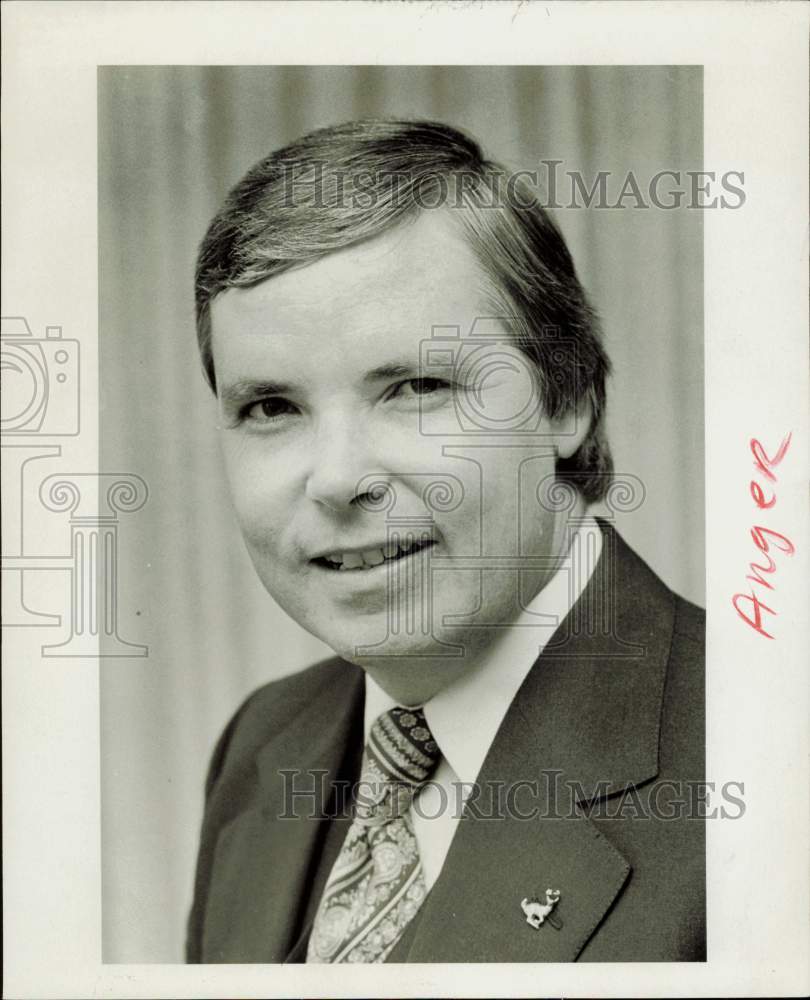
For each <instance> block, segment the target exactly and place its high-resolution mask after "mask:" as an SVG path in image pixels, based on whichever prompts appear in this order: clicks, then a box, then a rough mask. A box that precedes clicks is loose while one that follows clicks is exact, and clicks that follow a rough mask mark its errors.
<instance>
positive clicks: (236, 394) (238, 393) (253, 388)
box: [219, 378, 292, 406]
mask: <svg viewBox="0 0 810 1000" xmlns="http://www.w3.org/2000/svg"><path fill="white" fill-rule="evenodd" d="M291 389H292V386H290V385H289V384H286V383H284V382H268V381H266V380H264V379H252V378H240V379H237V380H236V381H235V382H231V383H230V384H229V385H226V386H225V387H224V388H223V389H221V390H220V394H219V395H220V398H221V400H222V402H223V403H227V404H228V405H229V406H238V405H239V404H240V403H247V402H250V401H251V400H254V399H257V398H259V397H261V396H280V395H283V394H284V393H288V392H290V391H291Z"/></svg>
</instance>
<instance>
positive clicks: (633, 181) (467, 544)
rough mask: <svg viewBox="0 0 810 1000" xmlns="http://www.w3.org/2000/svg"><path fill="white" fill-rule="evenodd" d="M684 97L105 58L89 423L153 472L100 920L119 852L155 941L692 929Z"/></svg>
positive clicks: (385, 941) (637, 952)
mask: <svg viewBox="0 0 810 1000" xmlns="http://www.w3.org/2000/svg"><path fill="white" fill-rule="evenodd" d="M701 99H702V73H701V70H700V68H699V67H687V68H685V69H681V68H677V67H654V68H650V67H640V68H629V69H628V68H623V67H617V68H613V67H605V68H579V67H551V68H540V67H538V68H529V67H517V68H515V67H306V68H302V67H290V68H286V67H285V68H279V69H276V68H265V67H246V68H244V69H241V68H238V69H230V68H220V67H215V68H208V69H199V68H186V67H177V68H172V69H168V70H166V69H154V68H152V67H143V68H134V67H126V68H118V67H112V68H108V67H103V68H102V69H101V70H100V71H99V107H100V117H99V129H100V134H99V143H100V150H101V156H100V170H101V173H100V183H99V191H100V206H99V218H100V236H101V246H100V301H101V310H102V317H103V325H104V329H105V339H104V341H103V343H102V344H101V345H100V365H101V372H102V378H101V398H102V412H103V413H104V414H109V421H108V422H106V421H105V424H104V425H103V426H102V431H101V453H102V456H103V455H104V454H105V450H106V449H109V450H110V452H111V454H114V455H118V456H120V455H122V454H126V456H127V460H126V466H127V467H128V468H132V469H133V470H134V471H135V472H136V473H137V474H138V475H139V476H140V477H141V478H143V479H144V480H145V481H146V482H148V483H159V484H160V496H158V497H157V498H154V497H153V501H152V504H151V512H149V511H148V509H145V511H144V516H143V517H142V518H141V520H140V522H139V523H140V528H141V532H142V534H141V535H140V537H139V538H138V539H137V542H134V543H133V544H135V546H136V549H137V551H138V553H139V559H138V560H132V559H130V560H128V567H129V571H130V573H132V574H133V576H134V577H138V576H139V577H140V580H138V579H137V578H130V579H128V580H127V581H126V586H127V588H130V593H131V592H132V589H134V588H138V589H140V587H143V584H144V583H146V582H147V581H148V588H149V589H148V593H147V592H144V595H143V603H144V608H143V615H142V618H143V632H144V635H145V639H146V641H147V642H148V644H149V649H150V652H149V659H150V666H151V670H150V672H149V673H150V679H149V685H148V687H144V685H143V682H142V680H141V679H140V678H139V677H138V676H137V675H135V676H134V677H133V675H132V673H131V671H129V670H127V671H126V672H124V671H116V670H114V671H112V672H111V673H110V674H108V675H105V677H104V678H103V679H102V694H103V696H104V697H105V699H108V700H107V701H106V702H105V712H104V714H103V716H102V747H103V754H102V756H103V761H104V764H103V769H104V776H105V778H107V777H108V780H109V785H105V794H106V790H107V788H108V789H109V802H108V803H105V814H104V818H105V821H106V822H108V823H109V826H108V827H107V828H106V829H107V831H108V833H109V841H107V839H106V835H105V840H104V843H103V849H104V850H105V851H108V852H109V856H108V858H107V857H105V875H108V878H109V897H108V899H107V897H105V903H108V905H109V907H110V910H111V912H110V914H109V934H110V938H109V946H110V949H111V953H112V954H113V955H115V954H116V953H117V950H118V949H120V952H119V953H120V954H121V955H122V956H127V955H129V954H132V952H131V951H130V949H137V948H138V947H141V948H146V947H148V938H147V935H148V934H149V932H150V927H149V926H148V922H146V925H143V924H142V925H140V926H139V927H137V923H136V922H135V921H134V920H133V916H134V914H133V912H132V909H131V906H132V902H133V885H134V886H135V887H136V888H135V891H136V892H139V893H144V904H147V902H148V907H149V910H151V912H152V913H153V914H154V932H155V934H156V935H157V936H158V939H159V940H160V941H162V942H164V947H165V942H167V941H169V940H171V938H172V937H174V938H175V939H176V937H177V934H178V932H179V928H180V927H181V926H182V921H181V919H180V918H181V912H182V910H181V907H182V905H183V904H189V903H191V912H190V917H189V920H188V930H187V940H186V943H185V948H186V952H185V954H186V957H187V959H188V960H189V961H192V962H251V963H254V962H289V961H296V960H298V961H307V962H326V961H328V962H340V961H346V962H378V961H387V960H390V961H394V962H395V961H415V962H429V961H445V962H448V961H450V962H466V961H489V962H498V961H574V960H576V959H580V958H581V959H588V958H590V959H591V960H594V961H633V960H635V961H701V960H703V958H704V957H705V916H704V911H705V846H704V831H703V817H702V816H701V815H700V810H701V808H702V806H701V804H700V803H699V801H698V799H699V795H700V791H699V788H700V783H701V782H702V781H703V780H704V744H705V735H704V721H703V720H704V680H703V676H704V674H703V671H704V646H705V624H704V617H703V612H702V609H701V607H700V604H701V603H702V601H703V589H702V588H703V576H704V565H705V560H704V555H703V530H702V525H703V480H704V476H703V425H702V414H703V330H702V315H703V283H702V261H703V255H702V216H701V212H700V211H698V210H696V209H695V205H694V204H693V200H695V199H701V200H705V198H706V195H707V192H706V189H707V188H708V187H709V186H710V185H711V181H710V180H707V178H706V177H705V176H704V175H703V174H702V173H701V171H702V169H703V163H702V157H701V144H702V139H701V137H702V127H701V124H702V123H701V106H702V100H701ZM616 109H620V113H618V114H617V113H616ZM145 147H148V148H149V149H150V154H149V157H148V158H147V159H146V160H144V157H143V151H144V148H145ZM257 153H258V154H259V157H258V159H257ZM262 154H264V155H262ZM504 161H506V162H504ZM507 164H508V165H507ZM597 168H599V169H597ZM739 184H740V179H739V178H738V177H724V178H722V179H720V180H719V181H718V183H717V185H716V187H717V190H716V192H708V193H709V195H710V197H711V198H720V197H722V198H724V199H725V200H727V201H728V203H729V210H733V206H735V205H739V204H740V202H741V200H742V199H743V198H744V197H745V192H744V189H742V188H740V187H739ZM722 185H725V187H722ZM735 187H736V190H735ZM212 194H213V197H212ZM550 203H551V204H553V205H555V206H557V205H559V206H560V207H559V208H558V209H556V211H555V210H554V209H552V208H550V207H547V206H548V205H549V204H550ZM206 211H207V214H208V215H209V216H210V220H209V219H207V218H205V214H204V213H206ZM557 217H559V222H557V221H556V219H557ZM566 228H570V234H569V237H568V239H569V241H570V246H569V242H567V241H566V237H565V235H564V230H565V229H566ZM154 248H159V250H158V253H155V252H154ZM192 292H193V296H194V298H193V299H192ZM192 309H193V312H192ZM195 328H196V337H195V338H190V337H189V336H188V334H189V332H190V331H191V330H192V329H195ZM184 334H185V335H184ZM203 376H204V377H203ZM206 383H207V385H206ZM614 396H615V397H616V402H615V407H614V406H613V403H614ZM127 400H128V402H127ZM108 435H109V437H108ZM158 442H160V443H159V444H158ZM103 464H104V465H105V466H106V465H107V464H108V463H107V462H106V461H105V462H103ZM155 500H157V502H155ZM599 511H602V512H603V514H602V515H601V516H600V514H599ZM150 513H151V516H150ZM232 522H233V523H235V524H236V525H238V528H236V527H234V526H232ZM238 535H241V539H240V538H239V537H238ZM625 536H627V538H626V537H625ZM630 539H632V542H631V541H630ZM203 540H204V541H203ZM242 541H243V542H244V544H241V542H242ZM201 542H203V544H200V543H201ZM633 543H635V547H634V545H633ZM638 550H640V551H638ZM642 552H643V553H644V555H642V554H640V553H642ZM645 556H646V558H645ZM651 563H652V564H654V565H655V566H657V567H658V572H656V569H654V568H653V565H650V564H651ZM251 564H252V565H251ZM254 573H255V576H257V577H258V581H259V586H256V583H255V580H254V579H253V577H254ZM667 579H668V580H669V581H670V582H669V584H668V583H667V582H666V580H667ZM139 584H140V587H139ZM684 592H685V593H686V594H688V595H689V597H682V596H681V595H682V594H683V593H684ZM689 598H691V600H690V599H689ZM290 619H291V620H292V623H294V624H295V625H296V626H298V627H299V628H294V627H293V624H292V623H290V621H289V620H290ZM181 622H182V623H183V625H182V626H180V627H178V625H179V623H181ZM301 630H303V632H304V633H306V634H305V635H301ZM310 636H311V637H314V639H316V640H319V643H320V644H322V645H321V647H320V648H318V649H317V650H316V651H313V652H310V649H311V648H312V647H313V643H312V641H311V640H310V638H309V637H310ZM307 659H309V660H310V661H311V662H309V663H308V662H307ZM312 662H314V663H315V664H316V665H314V666H312ZM302 667H303V669H302ZM133 682H134V684H135V685H136V687H133ZM268 682H269V683H268ZM254 689H255V690H254ZM166 705H171V706H173V727H172V728H173V729H174V730H175V732H174V733H173V734H172V736H171V737H169V736H168V735H167V734H166V731H165V720H164V719H163V718H162V712H161V706H166ZM240 705H241V707H240ZM136 706H138V707H139V709H140V711H139V712H136V711H134V709H135V707H136ZM237 709H239V711H238V713H237ZM235 713H237V714H235ZM229 720H230V721H229ZM217 730H219V731H222V730H224V731H225V732H224V735H222V736H221V737H220V732H219V731H217ZM215 732H216V736H217V737H220V738H219V742H218V743H217V749H216V751H215V752H214V750H213V748H214V742H215V741H214V739H212V736H213V735H214V733H215ZM206 735H207V736H208V740H209V743H208V744H206V742H205V741H204V740H203V737H204V736H206ZM183 737H184V738H185V741H186V742H185V746H186V747H188V748H189V749H191V748H193V753H188V752H187V751H186V752H187V753H188V755H187V756H185V757H184V755H183V753H184V748H183V747H181V745H180V740H181V738H183ZM166 739H170V740H171V746H172V749H171V751H170V752H169V753H167V752H166V751H167V746H166V744H165V742H164V741H165V740H166ZM206 757H212V761H211V766H210V768H209V769H208V772H207V775H208V777H207V783H208V789H207V794H206V801H205V813H204V821H203V824H202V832H201V834H200V842H199V848H198V860H197V862H196V876H195V882H194V889H193V893H192V894H190V895H189V893H188V885H189V883H188V878H187V879H186V884H185V885H183V883H182V882H180V881H179V878H178V876H179V873H180V872H181V871H182V870H183V868H184V867H185V870H186V873H188V860H189V856H188V841H189V836H190V833H191V831H192V829H193V822H194V820H195V819H196V818H197V815H196V814H197V813H198V811H199V804H198V803H199V800H198V798H197V797H196V796H198V795H199V790H200V789H202V786H203V782H204V779H205V773H204V772H203V771H202V769H201V768H200V767H199V763H198V762H199V761H201V760H203V759H204V758H206ZM195 768H196V777H197V784H196V786H194V787H193V794H192V796H191V797H189V800H188V802H187V804H186V805H185V806H184V808H183V810H182V813H180V814H178V811H177V807H178V798H181V796H182V790H183V787H184V784H185V782H186V781H187V779H188V778H189V777H190V776H191V775H193V774H194V773H195ZM344 786H345V789H346V790H345V791H342V789H343V788H344ZM378 786H379V787H378ZM139 787H142V788H143V792H142V795H137V794H133V793H134V791H135V789H137V788H139ZM161 788H171V790H172V801H171V802H167V803H164V802H163V801H161V799H159V798H158V797H157V796H156V795H155V792H156V791H159V790H160V789H161ZM142 796H145V797H146V798H144V797H142ZM181 801H182V798H181ZM145 802H148V803H149V808H147V809H145V810H144V804H145ZM641 814H643V816H642V815H641ZM600 817H601V820H600ZM156 820H157V821H158V822H159V826H160V828H161V829H162V834H163V837H164V838H165V843H166V850H165V853H164V854H162V855H161V856H158V857H157V858H156V857H155V856H154V855H153V854H151V853H150V854H149V855H148V856H147V855H146V854H145V851H144V847H145V844H146V843H148V835H147V836H146V839H145V840H142V841H141V843H140V844H137V843H133V840H134V838H135V837H143V836H144V835H146V834H147V831H146V826H147V825H148V826H149V827H154V824H155V822H156ZM122 827H123V834H121V833H119V830H120V829H121V828H122ZM193 832H194V833H195V834H196V833H197V831H196V830H194V831H193ZM181 838H185V842H184V841H183V840H182V839H181ZM124 846H126V847H127V848H129V849H128V850H122V849H121V848H122V847H124ZM130 851H136V852H137V853H136V855H135V857H136V859H138V856H139V855H140V858H141V865H142V866H143V867H140V868H139V867H136V866H133V863H132V858H133V855H132V854H131V853H130ZM181 851H184V852H185V854H181ZM516 856H517V857H520V858H522V859H523V861H522V864H521V865H520V866H513V862H512V860H511V859H512V858H514V857H516ZM125 858H126V863H125V864H122V862H123V860H124V859H125ZM509 869H512V871H511V873H510V874H509V876H508V877H506V872H507V871H508V870H509ZM140 879H148V880H150V881H144V882H143V883H141V882H140ZM176 880H177V883H178V884H175V881H176ZM150 882H151V887H150ZM184 889H185V892H186V895H185V896H184V895H183V890H184ZM145 891H146V892H149V894H150V895H149V896H148V897H147V896H146V895H145ZM175 894H176V895H175ZM192 897H193V902H191V900H192ZM676 897H677V899H678V905H677V906H674V905H673V899H674V898H676ZM608 911H610V912H608ZM170 914H174V916H173V920H174V926H171V925H168V926H167V925H165V924H164V923H163V921H164V920H165V919H166V918H167V917H168V916H169V915H170ZM546 918H548V921H546ZM107 927H108V925H107V915H106V914H105V929H107ZM136 927H137V930H136ZM439 928H441V932H439ZM133 931H135V933H138V934H140V935H141V936H142V937H141V940H140V941H139V940H137V939H135V938H133V937H132V935H133ZM313 935H314V936H313ZM136 954H137V952H136ZM133 957H135V956H134V955H133ZM138 957H140V959H141V960H154V959H156V958H158V957H159V958H161V959H162V960H166V961H168V960H171V959H172V958H175V959H176V958H178V957H179V956H178V952H177V949H175V953H174V955H171V954H167V953H157V954H151V955H150V953H149V952H148V951H146V952H144V953H143V954H141V955H139V956H138Z"/></svg>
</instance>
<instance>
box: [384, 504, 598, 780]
mask: <svg viewBox="0 0 810 1000" xmlns="http://www.w3.org/2000/svg"><path fill="white" fill-rule="evenodd" d="M601 552H602V532H601V530H600V528H599V525H598V524H597V523H596V521H595V520H594V519H593V518H592V517H586V518H583V520H582V521H581V522H580V523H579V525H578V526H577V529H576V531H575V532H574V534H573V535H572V537H571V544H570V546H569V549H568V552H567V553H566V555H565V556H564V558H563V560H562V563H561V565H560V566H559V568H558V569H557V571H556V572H555V574H554V576H552V578H551V579H550V580H549V582H548V583H547V584H546V586H545V587H543V589H542V590H541V591H540V593H539V594H537V596H536V597H535V598H534V599H533V600H532V601H531V603H530V604H529V606H528V608H526V609H524V611H523V612H522V613H521V615H520V617H519V618H518V620H517V621H516V622H515V624H514V626H513V627H512V628H508V629H504V630H503V631H502V632H501V633H500V635H499V637H498V639H497V640H496V641H495V642H494V643H493V644H492V646H491V647H490V648H489V649H488V650H487V652H486V655H485V656H484V657H483V658H482V660H481V661H479V663H478V664H477V665H476V667H475V668H474V669H472V670H470V672H469V673H466V674H463V675H462V676H461V677H459V678H458V679H457V680H455V681H454V682H453V683H452V684H450V685H449V686H448V687H446V688H444V689H443V690H442V691H440V692H439V693H438V694H436V695H434V696H433V698H431V699H430V701H428V702H427V703H426V704H425V706H424V711H425V718H426V719H427V723H428V726H429V727H430V730H431V732H432V733H433V738H434V739H435V740H436V743H437V744H438V746H439V749H440V750H441V752H442V755H443V756H444V758H445V760H446V761H447V763H448V764H449V765H450V767H451V768H452V769H453V771H454V772H455V774H456V776H457V777H458V778H459V780H460V781H462V782H465V783H469V784H471V783H472V782H474V781H475V779H476V778H477V777H478V772H479V771H480V770H481V765H482V764H483V763H484V758H485V757H486V755H487V753H488V751H489V748H490V746H491V745H492V742H493V740H494V739H495V735H496V733H497V732H498V729H499V728H500V725H501V722H503V718H504V716H505V715H506V712H507V710H508V708H509V706H510V704H511V703H512V700H513V699H514V697H515V695H516V694H517V692H518V689H519V688H520V686H521V684H522V683H523V681H524V680H525V678H526V675H527V674H528V672H529V670H531V668H532V666H533V665H534V663H535V662H536V660H537V657H538V656H539V655H540V654H541V653H542V652H543V650H544V649H545V647H546V644H547V643H548V641H549V639H550V638H551V636H552V635H553V634H554V632H555V631H556V629H557V627H558V626H559V625H560V623H561V622H562V621H563V619H564V618H565V617H566V615H567V614H568V613H569V612H570V610H571V609H572V608H573V606H574V604H576V602H577V600H578V599H579V597H580V595H581V594H582V591H583V590H584V589H585V587H586V585H587V583H588V581H589V580H590V578H591V575H592V574H593V571H594V569H595V567H596V564H597V562H598V561H599V556H600V555H601ZM395 705H396V702H395V701H394V699H393V698H391V697H390V695H388V694H387V693H386V692H385V691H383V689H382V688H381V687H380V686H379V685H378V684H377V683H376V682H375V681H374V680H373V679H372V678H371V677H369V676H368V675H366V702H365V713H364V738H365V739H366V740H367V739H368V734H369V731H370V729H371V725H372V723H373V722H374V720H375V719H376V718H377V717H378V716H379V715H380V714H382V713H383V712H386V711H388V709H390V708H393V707H394V706H395Z"/></svg>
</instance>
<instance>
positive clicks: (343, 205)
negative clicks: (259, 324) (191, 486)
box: [195, 119, 612, 501]
mask: <svg viewBox="0 0 810 1000" xmlns="http://www.w3.org/2000/svg"><path fill="white" fill-rule="evenodd" d="M433 208H440V209H441V210H443V211H446V212H447V214H448V216H449V217H450V218H452V219H454V220H455V222H456V224H457V225H459V226H460V229H461V232H462V233H463V235H464V237H465V238H466V240H467V243H468V245H469V246H470V247H471V249H472V250H473V252H474V254H475V256H476V259H477V260H478V262H479V264H480V265H481V267H482V270H483V272H484V274H485V275H486V276H487V278H488V279H489V281H488V283H489V286H490V288H489V304H490V305H491V307H492V310H493V312H492V313H491V315H493V316H498V317H499V318H500V317H508V320H509V323H510V325H511V328H512V330H511V332H512V334H513V336H514V337H515V338H516V343H517V345H518V346H519V347H520V349H521V350H522V351H523V352H524V353H525V354H526V355H527V356H528V357H529V358H530V359H531V361H532V362H533V363H534V367H535V369H536V372H537V375H538V379H539V385H540V392H541V398H542V400H543V407H544V410H545V412H546V414H547V415H548V416H549V417H551V418H560V417H563V416H566V415H568V414H570V413H572V412H576V413H578V414H583V413H585V407H586V406H587V404H589V405H590V410H591V425H590V430H589V432H588V434H587V436H586V438H585V440H584V441H583V443H582V445H581V446H580V447H579V449H578V450H577V451H576V453H575V454H574V455H572V456H571V457H570V458H568V459H558V462H557V469H556V476H557V479H558V480H562V481H566V482H569V483H571V484H572V485H573V486H574V487H576V489H578V490H579V492H580V494H581V495H582V496H583V497H584V498H585V499H586V500H588V501H596V500H599V499H601V498H602V497H603V496H604V495H605V492H606V490H607V488H608V486H609V484H610V475H611V470H612V462H611V457H610V450H609V448H608V445H607V440H606V437H605V432H604V412H605V380H606V378H607V375H608V374H609V371H610V363H609V361H608V358H607V355H606V353H605V350H604V347H603V346H602V335H601V331H600V328H599V322H598V319H597V317H596V314H595V313H594V311H593V309H592V308H591V306H590V305H589V303H588V301H587V298H586V296H585V292H584V290H583V288H582V286H581V285H580V283H579V280H578V278H577V274H576V270H575V268H574V263H573V261H572V259H571V255H570V254H569V252H568V248H567V247H566V245H565V241H564V240H563V238H562V235H561V234H560V232H559V230H558V229H557V227H556V226H555V224H554V223H553V222H552V220H551V219H550V217H549V216H548V214H547V213H546V212H545V211H544V209H543V208H542V206H541V205H540V204H539V203H538V201H537V199H536V197H535V196H534V194H533V192H532V191H531V189H530V188H529V186H528V185H527V184H526V183H525V181H524V180H523V178H522V177H521V176H520V175H519V174H514V175H510V174H508V173H507V171H506V170H505V168H504V167H503V166H501V165H500V164H498V163H496V162H494V161H491V160H487V159H485V158H484V156H483V154H482V152H481V149H480V148H479V146H478V145H477V143H476V142H475V141H473V140H472V139H471V138H469V137H468V136H466V135H464V134H463V133H462V132H459V131H458V130H456V129H454V128H450V127H449V126H447V125H443V124H441V123H438V122H430V121H403V120H389V119H370V120H369V119H365V120H361V121H353V122H347V123H345V124H342V125H334V126H329V127H328V128H323V129H319V130H317V131H315V132H310V133H309V134H308V135H305V136H303V138H301V139H298V140H297V141H296V142H293V143H291V144H290V145H288V146H285V147H284V148H283V149H280V150H278V151H276V152H274V153H271V154H270V155H269V156H268V157H266V158H265V159H263V160H261V161H260V162H259V163H257V164H256V165H255V166H254V167H253V168H252V169H251V170H250V171H248V173H247V174H246V175H245V176H244V177H243V178H242V180H241V181H239V183H238V184H237V185H236V186H235V187H234V188H233V189H232V191H231V192H230V193H229V195H228V196H227V198H226V200H225V203H224V205H223V206H222V208H221V209H220V211H219V212H218V213H217V215H216V216H215V217H214V219H213V221H212V222H211V224H210V226H209V227H208V231H207V232H206V234H205V237H204V238H203V240H202V243H201V245H200V250H199V255H198V258H197V268H196V274H195V297H196V316H197V337H198V341H199V346H200V352H201V356H202V362H203V367H204V370H205V374H206V378H207V379H208V382H209V385H210V386H211V388H212V389H214V391H216V375H215V372H214V365H213V358H212V352H211V302H212V301H213V299H214V298H215V297H216V296H217V295H218V294H219V293H220V292H222V291H224V290H225V289H227V288H240V287H241V288H244V287H247V286H250V285H255V284H257V283H258V282H261V281H264V280H265V279H267V278H270V277H272V276H273V275H275V274H280V273H282V272H283V271H287V270H290V269H291V268H294V267H301V266H303V265H306V264H309V263H312V262H313V261H316V260H318V259H320V258H321V257H323V256H325V255H326V254H329V253H331V252H333V251H335V250H339V249H342V248H344V247H349V246H353V245H355V244H358V243H361V242H362V241H364V240H367V239H370V238H371V237H374V236H377V235H379V234H381V233H383V232H385V231H386V230H388V229H391V228H392V227H394V226H397V225H402V224H405V223H407V222H408V221H410V220H413V219H415V218H416V217H418V215H419V214H420V213H421V212H423V211H429V210H431V209H433ZM448 209H450V211H447V210H448Z"/></svg>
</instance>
